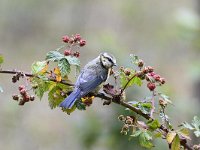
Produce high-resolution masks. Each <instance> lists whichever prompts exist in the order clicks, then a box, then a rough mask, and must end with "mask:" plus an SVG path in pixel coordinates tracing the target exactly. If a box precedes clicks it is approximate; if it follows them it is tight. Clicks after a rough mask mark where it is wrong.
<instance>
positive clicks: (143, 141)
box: [139, 131, 153, 148]
mask: <svg viewBox="0 0 200 150" xmlns="http://www.w3.org/2000/svg"><path fill="white" fill-rule="evenodd" d="M151 140H152V136H151V133H150V132H148V131H144V132H142V133H141V134H140V135H139V143H140V145H141V146H142V147H145V148H152V147H153V143H152V142H151Z"/></svg>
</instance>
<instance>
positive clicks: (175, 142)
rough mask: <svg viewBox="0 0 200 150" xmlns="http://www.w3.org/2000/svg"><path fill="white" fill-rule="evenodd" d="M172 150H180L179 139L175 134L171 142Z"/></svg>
mask: <svg viewBox="0 0 200 150" xmlns="http://www.w3.org/2000/svg"><path fill="white" fill-rule="evenodd" d="M171 149H172V150H180V149H181V144H180V138H179V136H178V134H176V136H175V138H174V139H173V141H172V147H171Z"/></svg>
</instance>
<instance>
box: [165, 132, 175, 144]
mask: <svg viewBox="0 0 200 150" xmlns="http://www.w3.org/2000/svg"><path fill="white" fill-rule="evenodd" d="M175 136H176V132H174V131H171V132H168V133H167V136H166V140H167V142H168V143H169V144H171V143H172V141H173V139H174V138H175Z"/></svg>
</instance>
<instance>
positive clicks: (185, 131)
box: [178, 128, 191, 140]
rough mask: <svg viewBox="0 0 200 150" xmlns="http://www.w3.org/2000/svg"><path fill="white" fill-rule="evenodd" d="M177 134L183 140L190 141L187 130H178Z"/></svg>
mask: <svg viewBox="0 0 200 150" xmlns="http://www.w3.org/2000/svg"><path fill="white" fill-rule="evenodd" d="M178 134H179V135H180V136H182V137H184V138H185V139H188V140H191V138H190V136H189V134H190V133H189V130H188V129H187V128H181V129H180V130H178Z"/></svg>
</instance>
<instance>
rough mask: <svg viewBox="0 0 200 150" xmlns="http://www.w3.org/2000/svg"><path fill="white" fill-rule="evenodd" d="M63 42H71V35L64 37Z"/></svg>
mask: <svg viewBox="0 0 200 150" xmlns="http://www.w3.org/2000/svg"><path fill="white" fill-rule="evenodd" d="M62 40H63V42H65V43H68V42H69V37H68V36H67V35H65V36H63V37H62Z"/></svg>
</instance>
